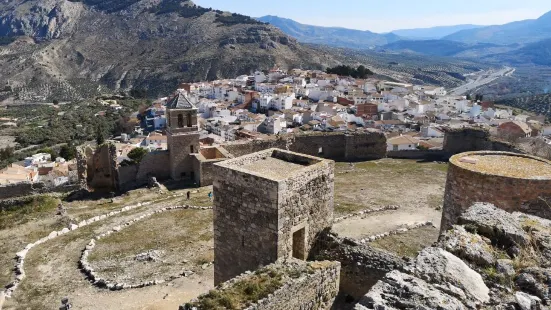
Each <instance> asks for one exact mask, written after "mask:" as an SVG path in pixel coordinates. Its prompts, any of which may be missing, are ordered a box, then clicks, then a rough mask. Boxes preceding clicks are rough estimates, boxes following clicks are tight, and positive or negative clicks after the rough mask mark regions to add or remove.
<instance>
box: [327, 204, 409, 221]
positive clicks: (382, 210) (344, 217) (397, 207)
mask: <svg viewBox="0 0 551 310" xmlns="http://www.w3.org/2000/svg"><path fill="white" fill-rule="evenodd" d="M398 209H400V207H399V206H385V207H382V208H377V209H366V210H362V211H359V212H355V213H350V214H347V215H344V216H341V217H337V218H335V220H334V221H333V223H339V222H342V221H344V220H346V219H349V218H351V217H358V216H362V217H363V216H366V215H368V214H373V213H378V212H384V211H396V210H398Z"/></svg>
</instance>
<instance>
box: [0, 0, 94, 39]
mask: <svg viewBox="0 0 551 310" xmlns="http://www.w3.org/2000/svg"><path fill="white" fill-rule="evenodd" d="M13 2H14V3H11V4H7V6H9V7H10V8H11V12H10V13H9V14H7V15H4V16H2V23H1V24H0V36H29V37H34V38H36V39H58V38H61V37H62V36H63V35H66V34H70V33H71V32H72V31H73V29H74V28H75V26H76V24H77V23H78V21H79V17H80V14H81V13H82V11H83V9H84V7H83V5H82V4H81V3H79V2H71V1H58V0H41V1H36V2H27V3H23V4H21V3H16V1H13Z"/></svg>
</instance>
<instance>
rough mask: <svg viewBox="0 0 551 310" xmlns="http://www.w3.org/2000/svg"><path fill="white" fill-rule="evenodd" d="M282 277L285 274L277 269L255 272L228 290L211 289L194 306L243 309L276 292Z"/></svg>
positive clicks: (199, 307) (213, 309) (219, 309)
mask: <svg viewBox="0 0 551 310" xmlns="http://www.w3.org/2000/svg"><path fill="white" fill-rule="evenodd" d="M282 279H283V274H281V273H280V272H277V271H268V272H266V273H260V274H254V275H251V276H250V277H247V278H246V279H243V280H241V281H238V282H237V283H235V284H234V285H232V286H231V287H230V288H229V289H227V290H212V291H210V292H209V293H208V294H206V295H203V296H201V297H200V298H199V301H198V302H196V303H194V304H193V306H194V307H198V309H202V310H223V309H231V310H237V309H243V308H246V307H247V306H248V305H251V304H253V303H255V302H257V301H259V300H261V299H264V298H266V297H267V296H268V295H269V294H271V293H273V292H275V291H276V290H277V289H278V288H280V287H281V285H282Z"/></svg>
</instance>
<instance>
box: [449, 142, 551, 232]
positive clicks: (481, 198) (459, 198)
mask: <svg viewBox="0 0 551 310" xmlns="http://www.w3.org/2000/svg"><path fill="white" fill-rule="evenodd" d="M482 153H483V154H493V153H496V154H498V153H497V152H482ZM468 154H469V153H463V154H460V155H456V156H453V157H452V158H451V159H450V164H449V168H448V177H447V181H446V192H445V196H444V210H443V214H442V224H441V230H442V231H445V230H447V229H449V228H450V227H451V225H453V224H455V223H457V219H458V218H459V216H460V215H461V214H462V213H463V212H464V211H465V210H467V209H468V208H469V207H470V206H472V205H473V204H474V203H475V202H489V203H492V204H494V205H496V206H497V207H498V208H500V209H503V210H506V211H509V212H513V211H520V212H524V213H528V214H533V215H537V216H541V217H547V218H551V217H549V215H550V214H549V212H544V213H542V212H541V211H542V208H541V206H539V207H538V205H539V204H541V202H542V201H541V199H542V198H547V197H551V180H549V179H527V178H512V177H505V176H500V175H495V174H488V173H484V172H480V171H473V170H468V169H465V168H462V167H459V166H458V165H457V161H458V160H459V158H460V157H462V156H467V155H468ZM518 156H522V157H528V158H535V159H536V160H541V161H544V160H543V159H540V158H536V157H532V156H529V155H521V154H518ZM504 164H506V163H504ZM532 206H533V207H532Z"/></svg>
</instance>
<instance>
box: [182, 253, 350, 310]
mask: <svg viewBox="0 0 551 310" xmlns="http://www.w3.org/2000/svg"><path fill="white" fill-rule="evenodd" d="M268 272H272V273H276V274H279V275H282V278H283V279H282V282H281V286H280V287H279V288H278V289H276V291H274V292H273V293H272V294H270V295H269V296H268V297H266V298H264V299H262V300H259V301H256V302H255V303H254V304H252V305H250V306H248V307H244V308H243V309H247V310H289V309H301V310H329V309H331V308H332V305H333V303H334V301H335V297H336V296H337V294H338V291H339V278H340V264H339V263H338V262H327V261H323V262H301V261H297V260H292V261H290V262H283V263H277V264H273V265H270V266H267V267H266V268H263V270H260V272H257V273H251V274H245V275H241V276H239V277H236V278H234V279H232V280H231V281H229V282H226V283H224V284H223V285H222V287H221V288H218V289H217V290H218V291H219V292H223V291H225V290H229V289H231V288H232V287H233V286H234V285H239V284H242V283H246V282H247V281H249V280H250V279H251V278H252V277H255V276H257V275H259V274H260V275H262V274H265V273H268ZM201 298H202V296H200V297H199V298H198V299H201ZM199 304H200V303H198V302H192V303H190V304H187V305H182V306H180V310H190V309H193V307H197V309H199V310H200V309H203V308H201V307H200V306H199Z"/></svg>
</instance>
